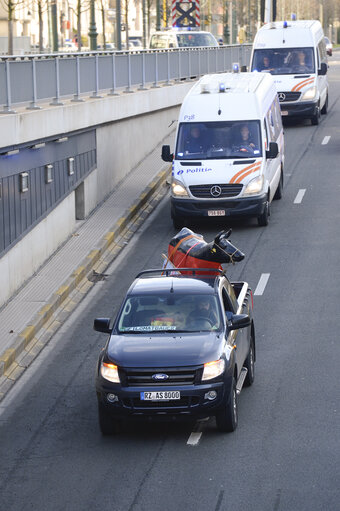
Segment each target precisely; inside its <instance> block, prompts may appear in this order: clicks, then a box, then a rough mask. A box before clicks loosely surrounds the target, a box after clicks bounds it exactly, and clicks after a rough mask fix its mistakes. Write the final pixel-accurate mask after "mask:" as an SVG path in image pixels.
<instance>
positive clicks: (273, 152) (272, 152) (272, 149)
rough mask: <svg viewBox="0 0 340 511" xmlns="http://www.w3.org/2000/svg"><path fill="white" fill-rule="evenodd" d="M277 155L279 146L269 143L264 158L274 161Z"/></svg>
mask: <svg viewBox="0 0 340 511" xmlns="http://www.w3.org/2000/svg"><path fill="white" fill-rule="evenodd" d="M278 154H279V146H278V145H277V143H276V142H269V149H268V151H266V157H267V158H269V159H274V158H276V157H277V155H278Z"/></svg>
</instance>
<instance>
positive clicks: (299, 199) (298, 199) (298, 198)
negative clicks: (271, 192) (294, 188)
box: [294, 188, 306, 204]
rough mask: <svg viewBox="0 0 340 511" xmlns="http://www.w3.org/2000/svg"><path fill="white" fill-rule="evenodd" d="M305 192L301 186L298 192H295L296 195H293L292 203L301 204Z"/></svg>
mask: <svg viewBox="0 0 340 511" xmlns="http://www.w3.org/2000/svg"><path fill="white" fill-rule="evenodd" d="M305 193H306V189H305V188H301V189H300V190H299V191H298V193H297V195H296V197H295V200H294V204H301V202H302V199H303V196H304V195H305Z"/></svg>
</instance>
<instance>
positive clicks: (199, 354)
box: [107, 332, 224, 368]
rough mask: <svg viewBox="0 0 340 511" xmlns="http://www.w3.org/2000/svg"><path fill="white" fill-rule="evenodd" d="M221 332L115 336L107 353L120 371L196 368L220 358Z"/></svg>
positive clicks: (222, 340)
mask: <svg viewBox="0 0 340 511" xmlns="http://www.w3.org/2000/svg"><path fill="white" fill-rule="evenodd" d="M223 344H224V337H223V334H222V333H221V332H219V333H216V332H211V333H209V332H202V333H197V332H195V334H186V333H185V334H179V333H178V334H177V335H172V334H163V335H159V336H158V335H152V336H151V335H144V334H140V335H126V334H124V335H112V336H111V339H110V342H109V346H108V349H107V353H108V356H109V358H110V360H111V361H112V362H113V363H115V364H117V365H118V366H120V367H143V368H145V367H160V368H161V367H181V366H195V365H201V364H204V363H206V362H212V361H213V360H217V359H219V358H220V356H221V354H222V350H223Z"/></svg>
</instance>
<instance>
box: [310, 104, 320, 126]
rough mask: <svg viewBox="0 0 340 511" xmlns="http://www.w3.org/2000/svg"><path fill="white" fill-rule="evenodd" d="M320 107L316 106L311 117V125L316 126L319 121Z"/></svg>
mask: <svg viewBox="0 0 340 511" xmlns="http://www.w3.org/2000/svg"><path fill="white" fill-rule="evenodd" d="M320 115H321V114H320V108H319V107H317V109H316V114H315V115H313V117H312V118H311V122H312V126H317V125H318V124H319V123H320Z"/></svg>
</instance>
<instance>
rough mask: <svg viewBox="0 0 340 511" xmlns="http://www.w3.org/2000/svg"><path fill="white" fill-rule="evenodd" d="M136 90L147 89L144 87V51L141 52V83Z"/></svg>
mask: <svg viewBox="0 0 340 511" xmlns="http://www.w3.org/2000/svg"><path fill="white" fill-rule="evenodd" d="M138 90H147V87H145V52H144V51H143V53H142V83H141V86H140V87H139V88H138Z"/></svg>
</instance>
